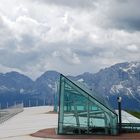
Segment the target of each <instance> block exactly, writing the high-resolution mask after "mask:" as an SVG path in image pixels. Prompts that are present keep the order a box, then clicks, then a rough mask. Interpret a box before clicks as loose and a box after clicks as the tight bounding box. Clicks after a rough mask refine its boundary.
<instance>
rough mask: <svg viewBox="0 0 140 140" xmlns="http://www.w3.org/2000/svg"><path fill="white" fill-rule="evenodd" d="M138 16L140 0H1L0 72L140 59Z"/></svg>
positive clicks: (93, 67) (91, 67)
mask: <svg viewBox="0 0 140 140" xmlns="http://www.w3.org/2000/svg"><path fill="white" fill-rule="evenodd" d="M131 11H133V12H131ZM139 20H140V14H139V0H133V1H132V0H124V1H121V0H114V1H112V0H105V1H103V0H76V1H75V0H70V1H68V0H1V2H0V72H3V71H4V70H6V69H7V70H13V69H15V70H17V71H20V72H22V73H25V74H27V75H29V76H31V77H32V78H35V77H37V76H39V75H40V74H41V73H43V72H45V71H46V70H57V71H60V72H62V73H64V74H74V75H76V74H79V73H82V72H85V71H89V72H97V71H98V70H99V69H100V68H103V67H106V66H110V65H112V64H115V63H118V62H124V61H139V60H140V55H139V53H140V39H139V36H140V28H139V27H140V26H139Z"/></svg>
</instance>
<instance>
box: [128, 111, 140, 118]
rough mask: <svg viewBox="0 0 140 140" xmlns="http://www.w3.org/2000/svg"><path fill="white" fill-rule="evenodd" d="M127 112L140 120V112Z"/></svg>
mask: <svg viewBox="0 0 140 140" xmlns="http://www.w3.org/2000/svg"><path fill="white" fill-rule="evenodd" d="M127 112H128V113H130V114H132V115H133V116H135V117H137V118H139V119H140V112H135V111H127Z"/></svg>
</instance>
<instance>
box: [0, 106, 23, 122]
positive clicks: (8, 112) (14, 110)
mask: <svg viewBox="0 0 140 140" xmlns="http://www.w3.org/2000/svg"><path fill="white" fill-rule="evenodd" d="M22 111H23V104H17V105H14V106H12V107H9V108H7V109H1V110H0V124H1V123H3V122H5V121H7V120H8V119H10V118H11V117H13V116H15V115H16V114H18V113H20V112H22Z"/></svg>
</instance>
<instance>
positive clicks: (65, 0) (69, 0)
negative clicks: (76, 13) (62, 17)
mask: <svg viewBox="0 0 140 140" xmlns="http://www.w3.org/2000/svg"><path fill="white" fill-rule="evenodd" d="M33 1H34V0H33ZM36 1H37V2H43V3H46V4H54V5H57V6H58V5H59V6H67V7H72V8H86V9H88V8H95V4H94V3H95V2H96V1H98V0H36Z"/></svg>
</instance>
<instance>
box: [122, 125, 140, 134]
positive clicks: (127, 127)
mask: <svg viewBox="0 0 140 140" xmlns="http://www.w3.org/2000/svg"><path fill="white" fill-rule="evenodd" d="M122 131H123V132H129V133H131V132H132V133H134V132H140V123H122Z"/></svg>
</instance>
